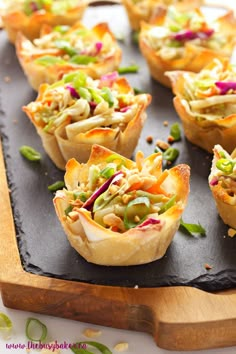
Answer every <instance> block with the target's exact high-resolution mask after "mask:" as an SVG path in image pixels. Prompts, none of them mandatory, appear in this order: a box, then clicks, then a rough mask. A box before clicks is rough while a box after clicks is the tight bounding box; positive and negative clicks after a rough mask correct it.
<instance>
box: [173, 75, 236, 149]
mask: <svg viewBox="0 0 236 354" xmlns="http://www.w3.org/2000/svg"><path fill="white" fill-rule="evenodd" d="M185 73H186V72H184V71H175V72H170V73H168V76H169V78H170V79H171V81H172V89H173V92H174V94H175V95H176V97H174V100H173V102H174V107H175V110H176V112H177V113H178V115H179V117H180V119H181V121H182V124H183V129H184V134H185V136H186V138H187V139H188V140H189V141H191V143H193V144H195V145H197V146H200V147H201V148H202V149H204V150H206V151H208V152H210V153H212V149H213V147H214V146H215V145H216V144H220V145H221V146H222V147H223V148H224V149H225V150H226V151H228V152H230V153H231V152H232V151H233V149H234V148H235V137H236V114H232V115H230V116H228V117H225V118H222V119H216V120H207V119H204V120H197V119H196V118H195V117H194V116H192V115H191V114H190V113H189V112H188V111H187V107H188V102H187V101H186V100H185V99H184V98H183V95H182V93H183V92H184V75H185ZM188 74H190V75H193V76H194V75H195V74H194V73H188Z"/></svg>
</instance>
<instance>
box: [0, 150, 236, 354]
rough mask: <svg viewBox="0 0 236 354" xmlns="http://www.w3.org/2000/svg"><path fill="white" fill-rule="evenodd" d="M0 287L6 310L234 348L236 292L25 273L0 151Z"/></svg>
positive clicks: (185, 343) (177, 346) (188, 345)
mask: <svg viewBox="0 0 236 354" xmlns="http://www.w3.org/2000/svg"><path fill="white" fill-rule="evenodd" d="M0 181H1V184H0V195H1V203H0V215H1V218H0V230H1V231H0V237H1V247H0V270H1V272H0V283H1V293H2V300H3V303H4V305H5V306H7V307H10V308H14V309H20V310H25V311H32V312H38V313H42V314H48V315H53V316H58V317H64V318H70V319H73V320H78V321H82V322H89V323H94V324H98V325H103V326H108V327H114V328H122V329H130V330H136V331H142V332H147V333H150V334H151V335H152V336H153V337H154V339H155V341H156V343H157V345H158V346H160V347H162V348H165V349H169V350H195V349H206V348H215V347H225V346H233V345H236V337H235V331H236V292H235V291H233V290H231V291H227V292H226V291H225V292H222V293H221V294H219V293H218V294H211V293H207V292H204V291H201V290H198V289H195V288H191V287H163V288H144V289H141V288H140V289H139V288H138V289H135V288H125V287H111V286H98V285H90V284H86V283H79V282H73V281H66V280H60V279H54V278H49V277H44V276H38V275H34V274H31V273H27V272H25V271H24V270H23V268H22V266H21V261H20V256H19V252H18V247H17V242H16V235H15V230H14V221H13V217H12V212H11V205H10V199H9V190H8V186H7V180H6V174H5V168H4V162H3V156H2V151H0Z"/></svg>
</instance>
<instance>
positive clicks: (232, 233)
mask: <svg viewBox="0 0 236 354" xmlns="http://www.w3.org/2000/svg"><path fill="white" fill-rule="evenodd" d="M235 235H236V230H235V229H232V228H231V227H230V228H229V229H228V236H229V237H234V236H235Z"/></svg>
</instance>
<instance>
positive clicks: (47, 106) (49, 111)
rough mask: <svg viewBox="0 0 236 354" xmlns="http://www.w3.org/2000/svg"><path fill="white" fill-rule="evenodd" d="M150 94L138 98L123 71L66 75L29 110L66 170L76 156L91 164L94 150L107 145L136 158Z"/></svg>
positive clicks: (44, 90) (45, 87)
mask: <svg viewBox="0 0 236 354" xmlns="http://www.w3.org/2000/svg"><path fill="white" fill-rule="evenodd" d="M150 102H151V96H150V95H149V94H140V95H134V91H133V88H132V87H131V86H130V85H129V83H128V81H127V80H126V79H125V78H124V77H119V76H118V74H117V72H113V73H109V74H107V75H104V76H102V77H101V78H100V80H93V79H92V78H91V77H89V76H87V75H86V74H85V73H84V72H75V73H70V74H66V75H65V76H64V77H63V79H62V80H61V81H59V82H57V83H55V84H53V85H51V86H50V85H48V84H43V85H41V86H40V90H39V94H38V97H37V99H36V101H34V102H31V103H29V104H28V105H27V106H24V107H23V110H24V111H25V112H26V113H27V115H28V117H29V118H30V119H31V121H32V123H33V124H34V126H35V127H36V129H37V132H38V134H39V135H40V137H41V139H42V143H43V146H44V149H45V150H46V152H47V154H48V155H49V156H50V158H51V159H52V160H53V162H54V163H55V165H56V166H57V167H58V168H60V169H65V165H66V162H67V161H68V160H69V159H70V158H72V157H74V158H76V159H77V160H78V161H79V162H86V161H87V160H88V158H89V156H90V151H91V147H92V145H93V144H95V143H97V144H99V145H104V146H106V147H108V148H109V149H112V150H114V151H116V152H118V153H120V154H122V155H124V156H126V157H131V155H132V153H133V151H134V149H135V147H136V145H137V143H138V140H139V136H140V133H141V131H142V128H143V124H144V121H145V119H146V113H145V109H146V107H147V106H148V105H149V103H150Z"/></svg>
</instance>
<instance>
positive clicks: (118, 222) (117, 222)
mask: <svg viewBox="0 0 236 354" xmlns="http://www.w3.org/2000/svg"><path fill="white" fill-rule="evenodd" d="M103 222H104V224H106V225H108V226H111V227H117V228H118V229H119V230H121V231H125V225H124V222H123V220H122V219H121V218H120V217H119V216H117V215H115V214H114V213H109V214H107V215H105V216H104V217H103Z"/></svg>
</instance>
